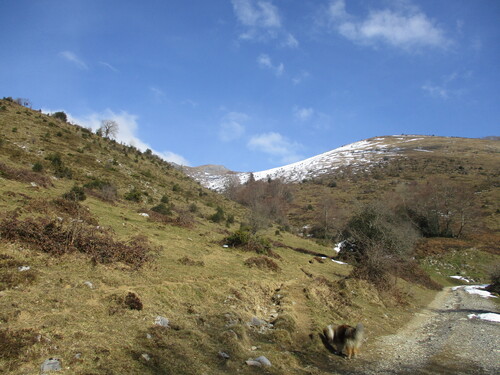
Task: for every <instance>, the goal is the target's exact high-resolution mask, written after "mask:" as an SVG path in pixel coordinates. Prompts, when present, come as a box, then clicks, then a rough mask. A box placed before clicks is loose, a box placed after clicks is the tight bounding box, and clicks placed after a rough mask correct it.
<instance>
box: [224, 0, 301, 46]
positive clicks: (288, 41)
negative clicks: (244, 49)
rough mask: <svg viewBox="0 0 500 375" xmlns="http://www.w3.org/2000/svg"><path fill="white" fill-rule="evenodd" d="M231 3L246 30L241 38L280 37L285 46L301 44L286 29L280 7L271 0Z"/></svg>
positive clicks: (232, 0) (264, 38)
mask: <svg viewBox="0 0 500 375" xmlns="http://www.w3.org/2000/svg"><path fill="white" fill-rule="evenodd" d="M231 3H232V4H233V10H234V13H235V15H236V18H237V19H238V21H239V23H240V24H241V25H242V26H243V28H244V32H242V33H241V34H240V38H241V39H243V40H251V41H267V40H270V39H279V40H281V45H282V46H283V47H290V48H296V47H298V46H299V42H298V41H297V39H296V38H295V37H294V36H293V35H292V34H290V33H289V32H287V31H286V30H285V29H284V27H283V25H282V20H281V16H280V12H279V10H278V7H277V6H275V5H274V4H273V3H272V2H271V1H264V0H262V1H258V0H231Z"/></svg>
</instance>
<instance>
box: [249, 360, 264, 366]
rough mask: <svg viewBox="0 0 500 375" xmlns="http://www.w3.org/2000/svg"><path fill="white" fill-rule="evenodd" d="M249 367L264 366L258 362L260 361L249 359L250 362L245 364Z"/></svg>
mask: <svg viewBox="0 0 500 375" xmlns="http://www.w3.org/2000/svg"><path fill="white" fill-rule="evenodd" d="M245 363H246V364H247V365H248V366H257V367H261V366H262V363H260V362H258V361H254V360H253V359H249V360H248V361H246V362H245Z"/></svg>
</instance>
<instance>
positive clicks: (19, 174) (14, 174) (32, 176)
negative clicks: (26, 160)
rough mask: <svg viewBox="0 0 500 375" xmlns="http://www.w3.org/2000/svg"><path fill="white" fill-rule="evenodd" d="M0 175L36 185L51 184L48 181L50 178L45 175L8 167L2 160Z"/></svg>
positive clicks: (48, 185)
mask: <svg viewBox="0 0 500 375" xmlns="http://www.w3.org/2000/svg"><path fill="white" fill-rule="evenodd" d="M0 176H2V177H3V178H6V179H8V180H15V181H20V182H28V183H30V182H34V183H36V184H37V185H39V186H42V187H45V188H46V187H50V186H53V185H52V182H51V181H50V178H48V177H47V176H44V175H41V174H40V173H36V172H33V171H30V170H28V169H18V168H13V167H9V166H8V165H7V164H5V163H2V162H0Z"/></svg>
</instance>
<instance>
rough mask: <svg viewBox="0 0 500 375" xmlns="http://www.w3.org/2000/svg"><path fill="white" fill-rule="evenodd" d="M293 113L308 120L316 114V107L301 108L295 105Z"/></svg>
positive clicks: (302, 119)
mask: <svg viewBox="0 0 500 375" xmlns="http://www.w3.org/2000/svg"><path fill="white" fill-rule="evenodd" d="M293 115H294V116H295V118H296V119H297V120H300V121H307V120H309V119H310V118H311V117H312V116H313V115H314V109H312V108H310V107H309V108H299V107H295V108H294V109H293Z"/></svg>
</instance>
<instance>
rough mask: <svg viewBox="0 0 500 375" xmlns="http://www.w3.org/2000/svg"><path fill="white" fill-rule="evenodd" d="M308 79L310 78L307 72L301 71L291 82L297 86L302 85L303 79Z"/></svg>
mask: <svg viewBox="0 0 500 375" xmlns="http://www.w3.org/2000/svg"><path fill="white" fill-rule="evenodd" d="M309 77H310V74H309V72H306V71H302V72H300V73H299V74H297V75H296V76H295V77H293V78H292V82H293V84H294V85H298V84H299V83H302V82H303V81H304V80H305V79H307V78H309Z"/></svg>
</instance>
